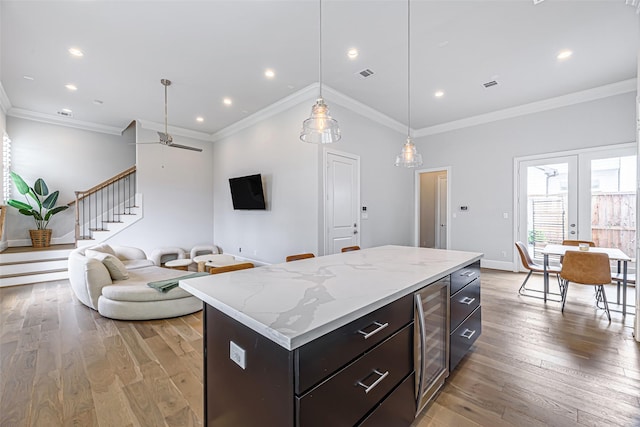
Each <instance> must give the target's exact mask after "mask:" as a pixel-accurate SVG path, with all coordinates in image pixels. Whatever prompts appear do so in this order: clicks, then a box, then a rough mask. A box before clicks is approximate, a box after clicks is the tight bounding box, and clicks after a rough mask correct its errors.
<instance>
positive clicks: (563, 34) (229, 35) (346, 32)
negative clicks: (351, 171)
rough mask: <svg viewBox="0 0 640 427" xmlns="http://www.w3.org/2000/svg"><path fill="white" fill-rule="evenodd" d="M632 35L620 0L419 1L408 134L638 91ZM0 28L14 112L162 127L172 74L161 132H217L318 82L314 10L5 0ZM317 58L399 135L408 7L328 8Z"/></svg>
mask: <svg viewBox="0 0 640 427" xmlns="http://www.w3.org/2000/svg"><path fill="white" fill-rule="evenodd" d="M639 23H640V18H639V15H638V14H636V7H631V6H629V5H627V4H625V0H604V1H596V0H578V1H568V0H546V1H544V2H542V3H539V4H537V5H534V2H533V1H532V0H502V1H482V0H475V1H458V0H446V1H433V0H413V1H412V2H411V47H412V49H411V62H412V66H411V85H412V90H411V93H412V112H413V114H412V123H411V125H412V128H414V129H423V130H424V128H430V127H433V126H437V125H443V124H446V123H450V122H453V121H457V120H461V119H467V118H473V117H476V116H478V115H482V114H487V113H491V112H495V111H500V110H504V109H509V108H513V107H516V106H521V105H523V104H529V103H534V102H538V101H543V100H548V99H550V98H555V97H558V96H563V95H567V94H571V93H575V92H579V91H584V90H590V89H593V88H598V87H601V86H604V85H609V84H613V83H618V82H622V81H625V80H629V79H634V78H636V76H637V70H636V68H637V59H636V55H637V52H638V49H639V47H640V42H639V40H640V37H639V29H640V25H639ZM0 24H1V26H2V27H1V32H0V36H1V42H0V48H1V49H2V50H1V52H0V61H1V63H0V82H1V83H2V87H3V88H4V90H5V92H6V96H7V97H8V101H9V102H10V109H9V112H8V114H9V115H11V114H12V112H13V113H14V114H16V115H17V114H18V112H20V113H21V114H25V113H26V114H32V115H34V116H40V117H47V116H51V117H58V118H59V117H60V116H58V115H57V112H58V111H60V110H61V109H62V108H69V109H71V110H73V119H74V120H77V121H81V122H89V123H95V124H99V125H105V126H111V127H115V128H117V129H124V128H125V127H126V126H127V125H128V124H129V123H130V122H131V121H132V120H133V119H141V120H148V121H152V122H157V123H161V122H162V121H163V120H164V118H163V117H164V116H163V114H164V107H163V97H164V92H163V87H162V85H161V84H160V79H161V78H168V79H170V80H172V81H173V85H172V86H171V87H170V88H169V124H170V125H171V126H175V127H180V128H185V129H190V130H195V131H200V132H204V133H207V134H213V133H215V132H217V131H219V130H221V129H223V128H225V127H227V126H229V125H231V124H233V123H235V122H237V121H239V120H241V119H243V118H245V117H247V116H249V115H251V114H253V113H255V112H257V111H260V110H261V109H263V108H265V107H267V106H269V105H271V104H273V103H274V102H276V101H278V100H280V99H282V98H285V97H287V96H289V95H291V94H293V93H295V92H297V91H299V90H301V89H303V88H305V87H307V86H309V85H310V84H313V83H314V82H317V81H318V2H317V1H304V0H298V1H269V0H262V1H238V0H235V1H97V0H96V1H55V0H49V1H17V0H16V1H12V0H1V1H0ZM72 46H74V47H79V48H81V49H82V50H83V51H84V53H85V55H84V57H82V58H75V57H71V55H69V54H68V52H67V49H68V48H69V47H72ZM351 47H356V48H358V50H359V51H360V55H359V56H358V58H357V59H356V60H350V59H349V58H348V57H347V55H346V52H347V50H348V49H349V48H351ZM563 49H571V50H572V51H573V52H574V54H573V56H572V57H571V58H570V59H568V60H565V61H562V62H560V61H558V60H557V59H556V55H557V53H558V52H559V51H561V50H563ZM323 55H324V56H323V81H324V84H325V85H327V86H330V87H331V88H333V89H335V90H337V91H338V92H341V93H342V94H344V95H346V96H347V97H350V98H353V99H354V100H356V101H359V102H361V103H363V104H365V105H367V106H369V107H371V108H373V109H375V110H378V111H379V112H381V113H383V114H385V115H387V116H389V117H391V118H392V119H395V120H397V121H398V122H401V123H403V124H404V125H406V124H407V2H406V1H403V0H386V1H372V0H367V1H364V0H361V1H355V0H325V1H324V2H323ZM266 68H272V69H273V70H275V72H276V77H275V78H274V79H272V80H268V79H266V78H265V77H264V74H263V73H264V70H265V69H266ZM365 68H369V69H371V70H373V71H374V73H375V74H374V75H373V76H371V77H369V78H368V79H361V78H360V77H359V76H357V74H356V73H357V72H358V71H360V70H362V69H365ZM24 76H29V77H32V78H33V80H27V79H25V78H24ZM494 79H495V80H497V81H498V83H499V84H498V85H497V86H494V87H492V88H489V89H485V88H484V87H483V83H485V82H487V81H490V80H494ZM67 83H73V84H75V85H76V86H77V87H78V90H77V91H76V92H70V91H68V90H67V89H66V88H65V84H67ZM627 86H629V85H627ZM634 86H635V85H634ZM438 89H441V90H443V91H444V92H445V96H444V97H442V98H440V99H436V98H435V97H434V96H433V93H434V92H435V91H436V90H438ZM224 97H230V98H232V100H233V104H232V106H230V107H227V106H225V105H223V104H222V99H223V98H224ZM94 100H100V101H102V102H103V104H102V105H96V104H95V103H94ZM4 104H7V100H6V99H5V102H4ZM329 106H330V107H331V104H330V103H329ZM6 107H7V106H6V105H5V108H6ZM309 108H311V102H310V104H309ZM196 116H202V117H204V119H205V120H204V122H202V123H197V122H196V121H195V118H196ZM334 117H335V118H336V119H337V120H338V121H340V117H336V116H335V114H334Z"/></svg>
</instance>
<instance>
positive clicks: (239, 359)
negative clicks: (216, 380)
mask: <svg viewBox="0 0 640 427" xmlns="http://www.w3.org/2000/svg"><path fill="white" fill-rule="evenodd" d="M229 359H231V360H233V361H234V362H235V363H236V365H238V366H240V367H241V368H242V369H245V367H246V359H245V351H244V349H243V348H242V347H240V346H239V345H238V344H236V343H234V342H233V341H229Z"/></svg>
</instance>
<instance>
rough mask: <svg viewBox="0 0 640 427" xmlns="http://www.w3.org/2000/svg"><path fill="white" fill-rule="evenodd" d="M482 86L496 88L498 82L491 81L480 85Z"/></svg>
mask: <svg viewBox="0 0 640 427" xmlns="http://www.w3.org/2000/svg"><path fill="white" fill-rule="evenodd" d="M482 86H484V87H486V88H489V87H492V86H498V82H497V81H495V80H491V81H490V82H486V83H482Z"/></svg>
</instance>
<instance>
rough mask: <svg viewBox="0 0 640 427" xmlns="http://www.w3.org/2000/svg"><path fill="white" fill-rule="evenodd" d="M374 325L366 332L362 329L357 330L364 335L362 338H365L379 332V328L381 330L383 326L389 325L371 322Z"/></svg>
mask: <svg viewBox="0 0 640 427" xmlns="http://www.w3.org/2000/svg"><path fill="white" fill-rule="evenodd" d="M373 324H374V325H376V326H377V328H376V329H374V330H373V331H371V332H369V333H367V332H365V331H363V330H359V331H358V333H359V334H362V335H363V336H364V339H365V340H366V339H367V338H369V337H371V336H373V335H375V334H377V333H378V332H380V331H381V330H383V329H384V328H386V327H387V326H389V323H388V322H387V323H380V322H373Z"/></svg>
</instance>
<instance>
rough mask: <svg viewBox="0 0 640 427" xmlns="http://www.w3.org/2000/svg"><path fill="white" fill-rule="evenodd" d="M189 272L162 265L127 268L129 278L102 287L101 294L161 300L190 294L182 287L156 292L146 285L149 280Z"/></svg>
mask: <svg viewBox="0 0 640 427" xmlns="http://www.w3.org/2000/svg"><path fill="white" fill-rule="evenodd" d="M188 274H191V273H189V272H186V271H180V270H172V269H169V268H162V267H156V266H153V267H142V268H136V269H134V270H129V279H127V280H117V281H114V282H113V284H112V285H107V286H105V287H103V288H102V296H103V297H105V298H109V299H111V300H116V301H162V300H172V299H177V298H187V297H190V296H192V295H191V294H190V293H189V292H187V291H185V290H184V289H182V288H179V287H178V288H173V289H171V290H170V291H169V292H158V291H157V290H155V289H153V288H150V287H149V286H147V283H149V282H155V281H158V280H165V279H173V278H176V277H180V276H186V275H188Z"/></svg>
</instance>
